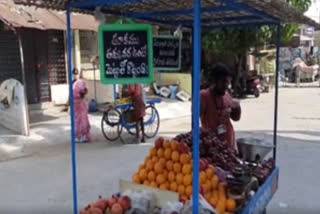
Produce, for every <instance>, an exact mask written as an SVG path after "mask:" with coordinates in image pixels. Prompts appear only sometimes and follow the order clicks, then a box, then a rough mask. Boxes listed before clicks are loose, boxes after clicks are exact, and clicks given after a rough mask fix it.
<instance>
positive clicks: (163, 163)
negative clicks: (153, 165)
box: [159, 158, 167, 167]
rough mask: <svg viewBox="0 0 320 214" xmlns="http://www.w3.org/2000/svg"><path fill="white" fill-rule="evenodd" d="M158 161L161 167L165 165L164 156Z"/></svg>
mask: <svg viewBox="0 0 320 214" xmlns="http://www.w3.org/2000/svg"><path fill="white" fill-rule="evenodd" d="M159 163H161V164H162V166H163V167H165V166H166V163H167V161H166V159H165V158H160V159H159Z"/></svg>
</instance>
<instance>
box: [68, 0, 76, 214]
mask: <svg viewBox="0 0 320 214" xmlns="http://www.w3.org/2000/svg"><path fill="white" fill-rule="evenodd" d="M66 15H67V51H68V75H69V99H70V122H71V163H72V194H73V213H74V214H78V199H77V162H76V144H75V126H74V104H73V90H72V38H71V22H70V7H69V6H67V11H66Z"/></svg>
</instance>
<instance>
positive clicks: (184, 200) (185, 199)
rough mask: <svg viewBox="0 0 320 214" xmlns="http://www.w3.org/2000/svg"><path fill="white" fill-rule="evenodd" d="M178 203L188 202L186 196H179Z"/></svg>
mask: <svg viewBox="0 0 320 214" xmlns="http://www.w3.org/2000/svg"><path fill="white" fill-rule="evenodd" d="M180 201H182V202H183V203H185V202H186V201H188V196H186V195H182V196H180Z"/></svg>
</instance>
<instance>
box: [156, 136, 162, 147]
mask: <svg viewBox="0 0 320 214" xmlns="http://www.w3.org/2000/svg"><path fill="white" fill-rule="evenodd" d="M163 142H164V139H163V137H159V138H158V139H157V140H156V142H155V147H156V149H160V148H162V146H163Z"/></svg>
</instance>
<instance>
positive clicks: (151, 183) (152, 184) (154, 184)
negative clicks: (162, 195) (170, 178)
mask: <svg viewBox="0 0 320 214" xmlns="http://www.w3.org/2000/svg"><path fill="white" fill-rule="evenodd" d="M150 186H151V187H154V188H157V187H158V184H157V183H156V182H155V181H151V182H150Z"/></svg>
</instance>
